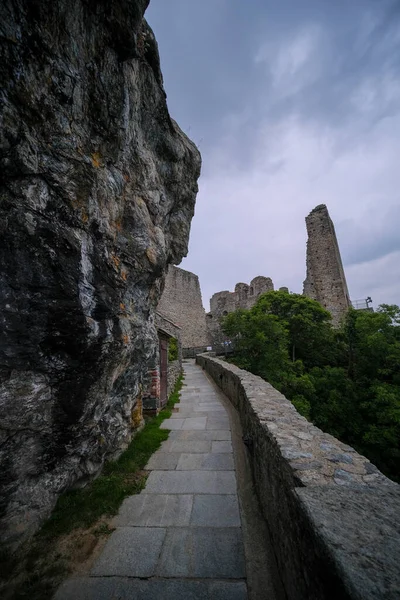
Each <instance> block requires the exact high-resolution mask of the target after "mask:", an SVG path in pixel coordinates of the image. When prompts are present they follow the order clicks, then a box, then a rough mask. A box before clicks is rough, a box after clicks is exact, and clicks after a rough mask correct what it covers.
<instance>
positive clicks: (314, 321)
mask: <svg viewBox="0 0 400 600" xmlns="http://www.w3.org/2000/svg"><path fill="white" fill-rule="evenodd" d="M252 311H253V312H254V313H256V314H258V313H266V314H270V315H275V316H276V317H277V318H278V320H279V322H280V323H281V325H282V326H283V327H284V328H285V330H286V331H287V339H288V352H289V355H290V357H291V360H292V361H293V362H295V360H297V359H300V360H302V361H303V363H304V364H305V365H306V366H307V367H309V368H310V367H313V366H317V365H323V364H327V363H328V362H330V361H334V360H335V356H334V353H333V352H334V343H333V341H334V330H333V328H332V326H331V319H332V317H331V315H330V313H329V312H328V311H327V310H325V309H324V308H323V307H322V306H321V305H320V304H319V303H318V302H316V301H315V300H312V299H311V298H307V297H306V296H302V295H300V294H288V293H287V292H267V293H266V294H263V295H262V296H260V298H259V299H258V301H257V304H256V305H255V306H254V307H253V309H252Z"/></svg>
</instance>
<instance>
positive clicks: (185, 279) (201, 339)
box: [157, 265, 209, 348]
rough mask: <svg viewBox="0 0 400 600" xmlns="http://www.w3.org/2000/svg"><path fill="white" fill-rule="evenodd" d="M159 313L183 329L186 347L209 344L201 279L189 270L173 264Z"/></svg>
mask: <svg viewBox="0 0 400 600" xmlns="http://www.w3.org/2000/svg"><path fill="white" fill-rule="evenodd" d="M157 312H158V313H159V314H160V315H162V316H163V317H165V318H167V319H169V320H170V321H172V322H173V323H175V324H176V325H178V327H180V329H181V341H182V347H183V348H198V347H205V346H207V345H208V344H209V337H208V332H207V327H206V311H205V310H204V307H203V303H202V299H201V290H200V283H199V278H198V276H197V275H195V274H194V273H190V271H185V270H184V269H180V268H178V267H175V266H173V265H170V267H169V269H168V273H167V276H166V278H165V287H164V291H163V293H162V296H161V299H160V301H159V303H158V306H157Z"/></svg>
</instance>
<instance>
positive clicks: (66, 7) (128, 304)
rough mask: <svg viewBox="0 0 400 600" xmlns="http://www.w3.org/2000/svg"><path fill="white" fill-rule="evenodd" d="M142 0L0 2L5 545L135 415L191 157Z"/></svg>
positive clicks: (0, 414) (189, 204)
mask: <svg viewBox="0 0 400 600" xmlns="http://www.w3.org/2000/svg"><path fill="white" fill-rule="evenodd" d="M147 5H148V0H115V1H113V2H106V1H105V0H98V1H97V2H86V1H85V0H41V1H38V0H4V1H3V2H2V3H1V7H0V29H1V36H0V37H1V61H0V79H1V87H2V114H1V128H0V146H1V153H0V173H1V178H0V186H1V190H0V193H1V204H0V229H1V252H0V312H1V321H2V328H1V344H0V427H1V430H0V473H1V479H2V483H1V485H2V490H1V492H2V494H1V496H2V502H1V523H0V529H1V531H2V540H3V542H8V543H10V544H12V545H14V546H15V545H16V544H18V543H19V542H20V541H21V540H22V539H23V538H24V537H27V536H28V535H30V534H31V533H32V532H33V531H34V530H35V529H36V528H37V527H38V525H39V523H40V522H42V521H43V519H45V518H46V517H47V516H48V515H49V514H50V511H51V509H52V507H53V506H54V504H55V502H56V499H57V496H58V495H59V494H60V492H62V491H63V490H65V489H67V488H69V487H71V486H72V485H82V484H84V483H85V482H86V481H87V480H88V479H89V478H90V477H92V476H94V475H95V474H96V473H97V472H98V471H99V469H100V468H101V466H102V464H103V462H104V460H105V458H107V457H109V458H110V457H114V456H116V455H117V454H118V453H119V452H120V451H121V449H122V448H123V447H124V446H125V445H126V443H127V441H129V439H130V438H131V436H132V433H133V432H134V430H135V428H136V427H137V426H138V424H140V421H141V393H142V392H141V387H142V381H143V376H144V375H145V373H146V371H147V365H148V361H149V358H151V357H152V356H154V351H155V347H156V345H157V343H158V341H157V335H156V329H155V325H154V311H155V307H156V306H157V303H158V299H159V297H160V293H161V287H162V283H163V277H164V274H165V272H166V270H167V266H168V264H169V263H171V262H179V261H180V260H181V259H182V257H183V256H184V255H186V253H187V248H188V236H189V229H190V222H191V219H192V217H193V214H194V204H195V197H196V192H197V178H198V176H199V172H200V155H199V153H198V151H197V149H196V147H195V146H194V144H193V143H192V142H191V141H190V140H189V139H188V138H187V137H186V136H185V135H184V133H183V132H182V131H181V130H180V129H179V127H178V126H177V124H176V123H175V122H174V121H173V120H172V119H171V118H170V116H169V113H168V109H167V104H166V96H165V92H164V89H163V83H162V75H161V71H160V63H159V55H158V49H157V43H156V40H155V38H154V35H153V32H152V31H151V29H150V27H149V26H148V25H147V23H146V21H145V20H144V19H143V14H144V11H145V9H146V7H147Z"/></svg>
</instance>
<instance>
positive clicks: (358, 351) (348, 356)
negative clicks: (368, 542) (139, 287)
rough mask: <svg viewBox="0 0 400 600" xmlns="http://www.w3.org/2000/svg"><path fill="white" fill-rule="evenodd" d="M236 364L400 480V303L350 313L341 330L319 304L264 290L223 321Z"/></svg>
mask: <svg viewBox="0 0 400 600" xmlns="http://www.w3.org/2000/svg"><path fill="white" fill-rule="evenodd" d="M223 329H224V331H225V333H226V334H227V335H228V336H229V337H230V339H231V340H232V341H233V342H234V344H235V355H234V358H233V360H234V362H235V363H236V364H237V365H238V366H240V367H242V368H244V369H247V370H249V371H251V372H252V373H255V374H256V375H260V376H261V377H263V378H264V379H266V380H268V381H269V382H270V383H271V384H272V385H274V386H275V387H276V388H278V389H279V390H280V391H282V393H284V394H285V395H286V396H287V397H288V398H289V399H290V400H291V401H292V402H293V404H294V405H295V406H296V408H297V410H298V411H299V412H300V413H301V414H303V415H304V416H305V417H307V418H308V419H310V420H312V421H313V422H314V423H315V424H316V425H317V426H318V427H320V428H321V429H323V430H324V431H327V432H329V433H331V434H332V435H334V436H335V437H338V438H340V439H342V440H343V441H344V442H346V443H349V444H351V445H353V446H354V447H355V448H356V449H357V450H358V451H359V452H361V453H363V454H365V455H366V456H367V457H368V458H370V460H371V461H372V462H374V463H375V464H376V465H377V466H378V467H379V468H380V469H381V470H382V471H383V472H385V473H386V474H387V475H389V476H390V477H392V478H393V479H395V480H397V481H400V308H399V307H398V306H396V305H387V304H382V305H381V306H380V307H379V308H378V309H377V311H376V312H370V311H362V310H358V311H357V310H353V309H351V310H349V312H348V314H347V316H346V319H345V321H344V323H343V325H342V327H341V328H340V329H334V328H333V327H332V325H331V316H330V314H329V313H328V311H326V310H325V309H324V308H323V307H322V306H321V305H320V304H319V303H318V302H316V301H314V300H311V299H309V298H306V297H305V296H302V295H299V294H288V293H287V292H268V293H266V294H263V295H262V296H260V298H259V299H258V301H257V303H256V305H255V306H254V307H253V308H251V309H250V310H238V311H236V312H234V313H230V314H229V315H227V316H226V317H225V319H224V320H223Z"/></svg>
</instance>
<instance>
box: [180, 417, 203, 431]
mask: <svg viewBox="0 0 400 600" xmlns="http://www.w3.org/2000/svg"><path fill="white" fill-rule="evenodd" d="M206 425H207V417H190V418H189V419H185V420H184V422H183V425H182V429H183V430H184V431H185V430H193V429H205V428H206Z"/></svg>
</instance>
